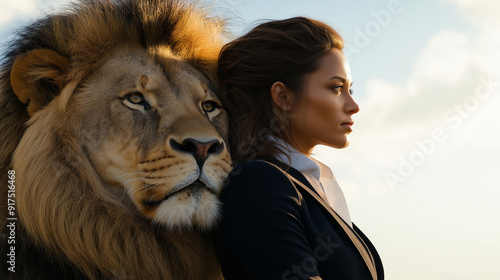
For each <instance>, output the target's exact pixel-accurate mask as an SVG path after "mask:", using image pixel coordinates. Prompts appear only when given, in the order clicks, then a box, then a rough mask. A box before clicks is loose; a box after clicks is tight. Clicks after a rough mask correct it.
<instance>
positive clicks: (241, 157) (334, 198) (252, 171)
mask: <svg viewBox="0 0 500 280" xmlns="http://www.w3.org/2000/svg"><path fill="white" fill-rule="evenodd" d="M342 48H343V40H342V38H341V37H340V36H339V35H338V34H337V32H335V31H334V30H333V29H332V28H331V27H329V26H327V25H326V24H324V23H321V22H318V21H315V20H311V19H308V18H303V17H298V18H291V19H287V20H280V21H272V22H267V23H263V24H261V25H259V26H257V27H255V28H254V29H252V30H251V31H250V32H249V33H248V34H246V35H244V36H243V37H241V38H238V39H236V40H234V41H233V42H230V43H228V44H227V45H226V46H224V48H223V50H222V52H221V54H220V56H219V61H218V63H219V66H218V78H219V81H220V92H221V99H222V102H223V103H224V105H225V107H226V109H227V112H228V114H229V118H230V139H229V145H230V148H231V151H232V156H233V159H234V161H235V163H239V164H238V165H236V167H235V168H234V170H233V171H232V172H231V174H230V175H229V177H228V179H227V184H226V187H225V189H224V191H223V193H222V200H223V202H224V218H223V222H222V224H221V227H220V232H219V234H218V236H217V242H216V251H217V255H218V257H219V259H220V261H221V265H222V271H223V273H224V277H225V279H226V280H233V279H237V280H244V279H341V280H351V279H352V280H354V279H356V280H358V279H359V280H361V279H362V280H365V279H377V280H381V279H383V278H384V276H383V275H384V274H383V268H382V263H381V261H380V258H379V256H378V254H377V252H376V250H375V248H374V247H373V245H372V244H371V243H370V241H369V240H368V238H366V236H365V235H364V234H363V233H362V232H361V231H360V230H359V229H358V228H357V227H356V226H355V225H354V224H353V223H352V222H351V220H350V217H349V211H348V209H347V205H346V203H345V199H344V196H343V194H342V191H341V189H340V188H339V186H338V185H337V183H336V180H335V177H334V176H333V174H332V172H331V170H330V169H329V168H328V167H327V166H325V165H324V164H322V163H321V162H319V161H317V160H315V159H313V158H311V152H312V150H313V148H314V147H315V146H316V145H318V144H322V145H327V146H330V147H334V148H344V147H346V146H347V145H348V134H349V133H350V132H351V131H352V125H353V121H352V115H353V114H355V113H357V112H358V111H359V107H358V105H357V104H356V102H354V100H353V99H352V95H351V86H352V78H351V73H350V70H349V65H348V63H347V61H346V59H345V57H344V55H343V53H342Z"/></svg>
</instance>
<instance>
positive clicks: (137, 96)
mask: <svg viewBox="0 0 500 280" xmlns="http://www.w3.org/2000/svg"><path fill="white" fill-rule="evenodd" d="M123 99H125V100H127V101H128V102H130V103H132V104H136V105H142V106H143V107H144V109H145V110H149V109H151V105H149V103H148V101H146V98H145V97H144V95H142V93H140V92H131V93H129V94H127V95H125V96H124V97H123Z"/></svg>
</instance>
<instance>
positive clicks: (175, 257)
mask: <svg viewBox="0 0 500 280" xmlns="http://www.w3.org/2000/svg"><path fill="white" fill-rule="evenodd" d="M221 33H222V23H221V22H220V20H217V19H213V18H209V17H208V16H207V13H206V12H205V11H203V9H200V8H199V7H197V6H196V5H193V4H183V3H180V2H178V1H173V0H165V1H161V0H114V1H105V0H102V1H96V0H86V1H81V2H80V3H78V4H75V5H74V6H73V9H72V10H70V11H68V12H66V13H62V14H57V15H49V16H47V17H46V18H44V19H42V20H39V21H37V22H35V23H34V24H32V25H30V26H29V27H27V28H26V29H25V30H24V31H23V32H21V33H20V34H19V38H18V39H17V40H15V41H14V43H13V44H12V46H11V47H10V51H9V53H8V54H7V56H6V57H5V59H4V61H3V66H2V69H1V71H2V72H1V76H0V131H1V136H0V164H1V165H0V172H1V173H0V174H1V175H0V178H1V181H2V186H1V188H0V191H1V195H0V197H1V198H2V199H1V201H0V219H1V222H0V226H1V227H2V234H4V236H5V234H6V222H7V220H6V214H7V205H6V202H7V199H6V197H7V187H6V186H7V185H6V182H7V171H8V170H11V169H14V170H15V171H16V203H17V204H16V207H17V209H16V210H18V212H17V215H18V217H19V221H18V222H17V235H16V240H17V242H16V245H15V246H16V252H17V265H16V272H15V273H10V272H7V271H6V261H5V259H4V258H5V255H6V252H7V248H8V246H7V244H6V243H5V242H3V240H2V248H1V249H2V251H1V252H2V256H3V257H2V258H1V259H0V260H1V262H2V264H1V268H2V275H4V274H7V273H8V276H9V277H10V278H12V279H69V278H74V279H81V278H90V279H175V280H177V279H182V280H187V279H193V280H195V279H196V280H199V279H218V278H219V277H220V272H219V267H218V263H217V260H216V257H215V254H214V251H213V248H212V242H211V234H210V233H209V232H203V231H197V230H195V229H192V228H190V227H189V226H188V227H185V228H181V229H178V230H175V228H174V227H165V226H162V225H161V222H160V224H159V223H158V221H156V223H153V222H151V219H146V218H144V213H146V212H147V211H148V209H138V208H137V207H135V206H134V205H137V203H141V201H143V200H144V199H145V198H144V196H146V195H153V196H155V195H156V196H158V195H160V196H162V195H163V194H164V193H163V192H162V193H161V194H157V193H155V194H149V193H140V194H136V193H134V192H135V191H136V190H135V189H134V188H135V187H137V186H136V185H134V184H135V183H134V181H133V180H132V179H130V178H129V179H130V180H131V182H130V186H131V187H130V188H131V189H125V190H122V189H120V187H118V186H121V185H120V184H121V182H118V183H116V184H114V183H113V180H112V179H113V178H115V177H112V176H110V177H109V178H108V177H106V176H107V175H109V172H111V171H109V170H108V169H106V168H108V166H113V164H115V165H116V166H119V164H120V163H121V162H122V158H120V157H119V158H118V159H119V160H116V162H114V161H113V159H112V158H110V159H109V161H108V162H99V157H98V156H96V153H97V152H96V151H95V150H94V149H95V147H99V149H101V150H99V154H106V152H105V151H108V150H111V152H109V153H112V151H114V150H113V149H115V150H116V151H117V152H119V153H128V154H134V156H127V157H126V160H124V161H131V162H132V161H134V162H135V161H140V162H141V164H143V165H145V164H150V165H151V164H153V163H152V162H157V161H161V160H164V158H166V157H167V156H162V155H164V154H165V153H170V152H172V153H174V151H173V149H171V148H165V149H166V150H163V148H162V149H159V148H158V147H164V144H162V143H160V142H159V140H158V137H156V138H155V137H153V136H155V135H160V133H158V134H155V133H157V132H156V131H153V128H151V131H153V132H152V135H153V136H151V137H146V138H144V137H145V136H144V137H143V136H141V137H143V138H140V137H139V136H135V135H133V133H131V132H130V133H129V132H127V131H126V130H127V129H126V128H125V129H123V128H122V127H121V126H119V127H116V124H115V123H116V121H122V120H125V121H126V122H129V123H133V122H135V121H136V120H137V116H142V115H141V114H143V113H144V108H140V109H141V110H142V113H141V110H135V109H137V108H136V107H134V106H135V105H134V104H132V105H130V104H128V103H127V104H128V105H127V106H129V107H130V108H126V107H124V106H123V104H125V103H126V102H125V101H124V100H122V101H120V100H118V99H117V98H115V97H112V98H111V97H110V98H109V100H110V101H109V102H114V103H112V104H114V105H112V106H111V108H113V109H112V112H111V113H113V112H115V111H116V110H122V111H123V110H128V111H127V112H133V113H130V114H135V115H134V116H136V118H135V119H132V118H128V119H127V118H125V117H123V118H122V119H118V120H116V119H107V116H106V115H102V113H103V112H105V111H102V110H101V111H97V112H92V111H89V110H91V108H92V106H93V105H92V104H96V102H97V101H96V100H87V99H85V96H87V94H88V95H90V94H92V93H93V92H92V89H93V88H94V87H97V86H96V85H95V84H98V83H99V81H100V80H99V79H100V75H104V76H105V77H108V76H106V75H109V74H106V73H111V72H112V69H115V68H113V63H114V62H113V61H115V62H116V61H120V59H123V58H124V59H129V60H130V61H128V60H127V61H128V62H126V63H124V64H119V65H125V66H127V67H130V68H131V69H145V70H144V71H147V72H148V73H152V74H150V76H144V75H142V76H140V79H139V80H138V81H140V82H137V86H138V87H139V88H140V87H141V86H142V87H143V88H144V91H147V90H149V87H152V86H151V84H152V83H157V84H162V85H166V82H165V78H164V77H163V73H171V74H172V75H171V76H169V77H173V79H174V81H175V83H174V84H176V85H178V88H181V89H186V90H188V91H189V92H197V94H198V95H199V96H201V97H199V98H206V96H209V93H208V92H209V91H210V90H209V89H207V86H208V88H212V89H213V86H212V85H211V84H213V82H214V81H213V80H212V79H213V77H214V69H215V63H216V59H217V55H218V53H219V51H220V48H221V46H222V42H221ZM144 61H146V62H144ZM127 63H128V64H127ZM151 65H156V66H151ZM141 67H143V68H141ZM193 69H196V70H193ZM125 70H127V69H125ZM125 70H124V69H121V71H125ZM197 71H198V72H197ZM131 72H133V71H131ZM160 73H162V74H161V75H160ZM148 75H149V74H148ZM133 78H135V76H133ZM184 78H186V79H188V81H187V82H182V81H180V82H179V79H184ZM186 83H188V84H186ZM200 84H201V86H200ZM133 85H134V84H133ZM108 86H109V88H110V89H112V88H113V87H112V86H111V85H108ZM169 94H173V93H169ZM193 94H194V93H193ZM144 95H145V96H146V97H147V98H148V100H153V101H154V102H153V101H151V104H152V106H157V107H156V109H157V112H158V114H159V117H158V118H159V119H161V117H162V114H163V113H161V112H162V111H161V110H160V109H159V108H160V107H161V106H167V105H165V104H166V103H168V102H167V101H168V99H166V97H164V96H163V95H161V96H160V95H158V94H156V95H155V94H153V93H146V92H145V93H144ZM212 95H213V93H212ZM212 95H210V96H211V98H215V97H213V96H212ZM186 98H187V97H186ZM189 98H191V99H192V97H189ZM186 100H188V99H182V100H181V101H179V102H181V103H178V104H177V105H176V106H177V107H179V106H180V105H179V104H184V103H182V102H188V101H186ZM105 101H106V100H105V99H103V102H105ZM86 102H87V103H88V104H87V103H86ZM91 102H94V103H91ZM121 102H125V103H123V104H122V103H121ZM110 104H111V103H110ZM91 105H92V106H91ZM86 106H87V107H86ZM172 106H174V105H172ZM186 106H187V105H186ZM193 106H194V105H192V107H189V108H191V109H188V110H191V111H193V110H197V109H196V107H195V106H194V107H193ZM186 108H187V107H186ZM122 111H120V112H122ZM170 111H171V110H170ZM170 111H169V112H170ZM123 112H125V111H123ZM111 113H110V114H111ZM96 114H97V115H96ZM99 114H100V115H99ZM169 114H171V113H169ZM176 114H177V113H176ZM178 114H184V112H183V111H178ZM224 114H225V113H224V112H223V111H220V112H219V113H218V115H214V116H213V117H212V116H210V120H211V122H212V123H210V122H209V121H208V120H207V118H206V117H203V118H198V119H196V122H197V124H196V125H194V126H193V125H191V126H190V127H192V131H187V132H186V131H182V133H180V134H179V133H178V134H176V135H177V136H178V137H181V136H182V137H184V136H185V135H186V133H188V134H189V133H191V134H195V135H198V134H200V133H201V132H200V131H202V130H203V129H205V130H203V131H205V132H203V133H205V134H203V133H202V134H203V135H202V134H200V135H201V136H200V137H202V136H203V137H205V136H206V135H215V136H213V137H216V138H217V139H220V140H221V141H222V140H224V141H225V140H226V139H225V138H226V137H227V129H226V128H225V126H226V125H227V121H226V120H225V119H224V117H225V115H224ZM207 115H208V113H207ZM183 118H184V119H186V120H188V119H189V120H191V119H193V115H190V116H185V117H183ZM180 120H182V118H180V117H179V118H178V121H180ZM148 123H150V122H148ZM167 123H168V122H167ZM92 125H94V126H92ZM137 125H141V127H145V129H146V128H148V125H147V124H137ZM175 125H178V123H168V124H166V126H168V129H169V131H176V129H177V128H176V126H175ZM100 126H101V127H100ZM188 126H189V124H188ZM102 127H107V129H106V130H108V129H109V130H110V131H105V130H102ZM214 127H215V128H214ZM123 131H124V132H123ZM113 133H115V134H117V135H119V136H120V137H121V138H127V137H128V138H127V139H135V140H134V141H132V140H131V142H126V139H125V140H120V139H118V140H117V136H113ZM120 133H121V134H120ZM197 133H198V134H197ZM181 134H182V135H181ZM131 135H132V136H131ZM161 135H163V134H161ZM179 135H180V136H179ZM204 135H205V136H204ZM219 136H220V137H219ZM106 137H108V138H106ZM113 137H114V138H113ZM133 137H136V138H133ZM138 137H139V138H138ZM165 137H170V136H169V135H167V136H165ZM87 138H89V139H90V140H88V139H87ZM109 139H112V140H109ZM137 139H139V140H137ZM165 139H170V138H165ZM165 139H160V140H161V141H164V140H165ZM174 140H175V139H174ZM106 141H108V142H109V143H115V142H116V141H118V142H119V141H122V142H119V143H121V144H120V145H119V146H114V147H113V149H107V146H105V145H106V143H108V142H106ZM113 141H115V142H113ZM165 141H166V140H165ZM111 146H113V145H111ZM167 146H168V145H167ZM127 149H132V150H133V152H130V151H128V150H127ZM134 149H135V150H134ZM137 155H140V156H137ZM104 156H105V155H103V157H104ZM106 156H107V155H106ZM112 156H114V155H113V154H111V155H110V157H112ZM139 157H140V158H139ZM171 157H173V158H176V160H177V161H175V162H172V163H171V165H175V164H176V163H177V164H180V163H178V162H184V163H183V164H185V165H188V164H189V165H190V166H191V165H193V164H194V165H196V163H193V162H194V159H192V158H188V157H187V156H184V155H182V156H181V155H177V154H176V156H175V157H174V156H171ZM205 164H206V165H209V167H210V168H211V169H209V171H210V172H209V173H207V174H205V175H203V176H205V177H204V178H205V180H206V181H209V182H212V183H213V184H214V185H216V186H217V187H216V188H215V187H214V188H215V191H214V192H215V193H217V192H219V191H220V190H219V189H218V188H219V187H221V186H220V185H221V184H222V181H223V179H224V175H227V172H229V170H230V159H229V158H228V153H227V151H225V150H224V152H221V153H220V156H218V157H215V156H213V159H210V160H208V159H207V163H205ZM169 166H170V165H169ZM209 167H207V168H209ZM110 170H111V169H110ZM108 171H109V172H108ZM162 172H163V171H162ZM165 172H167V171H165ZM176 172H177V173H179V171H176ZM200 172H201V171H200ZM103 173H105V174H103ZM117 174H118V173H117ZM120 174H121V173H119V175H120ZM180 174H182V172H181V173H180ZM200 174H201V173H200ZM160 175H162V174H160ZM163 175H165V174H163ZM167 175H168V174H167ZM120 176H121V175H120ZM110 178H111V179H110ZM116 178H118V179H116V180H118V181H119V180H120V179H119V178H121V177H119V176H118V177H116ZM142 178H145V177H142ZM127 184H128V183H127ZM105 185H106V186H105ZM165 191H166V189H165ZM123 192H129V193H131V194H132V195H131V198H127V197H126V196H124V195H123ZM214 195H215V194H210V193H209V192H206V193H205V192H202V193H201V194H200V195H199V197H201V198H199V197H198V199H199V200H200V199H201V201H202V203H201V204H210V205H203V207H209V208H207V209H212V208H210V207H216V206H217V205H216V203H217V202H213V200H214V198H213V197H215V196H214ZM178 197H179V199H178V201H180V200H181V196H180V195H179V196H178ZM189 197H190V193H188V194H187V195H185V196H183V197H182V199H185V200H186V201H187V199H190V198H189ZM136 198H137V199H136ZM205 198H206V199H205ZM203 199H205V200H203ZM196 201H198V200H196ZM179 205H181V204H180V202H179ZM165 207H166V206H165ZM165 207H163V212H165V209H168V208H165ZM200 207H201V206H200ZM146 208H147V207H146ZM217 209H218V208H217ZM217 209H216V208H213V211H216V210H217ZM152 217H156V216H152ZM150 218H151V217H150ZM174 218H175V217H174ZM164 219H165V223H166V224H167V225H168V223H169V220H168V219H167V218H164ZM178 219H181V218H178ZM182 219H184V220H185V217H182ZM193 219H195V220H193V221H194V222H193V223H195V222H196V221H198V220H199V219H205V218H204V217H203V218H200V217H197V218H196V217H195V218H193ZM196 219H198V220H196ZM207 219H209V220H208V221H209V222H206V223H212V220H211V219H212V218H211V217H209V218H207ZM184 220H182V221H184ZM6 246H7V247H6Z"/></svg>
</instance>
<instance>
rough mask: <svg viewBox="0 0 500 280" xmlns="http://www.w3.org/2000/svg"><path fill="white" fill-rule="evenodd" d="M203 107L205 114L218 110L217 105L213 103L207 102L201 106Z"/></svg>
mask: <svg viewBox="0 0 500 280" xmlns="http://www.w3.org/2000/svg"><path fill="white" fill-rule="evenodd" d="M201 107H202V108H203V110H204V111H205V112H207V113H210V112H212V111H214V110H215V109H216V108H217V104H216V103H215V102H213V101H205V102H203V104H201Z"/></svg>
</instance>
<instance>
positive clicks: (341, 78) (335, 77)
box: [330, 76, 353, 87]
mask: <svg viewBox="0 0 500 280" xmlns="http://www.w3.org/2000/svg"><path fill="white" fill-rule="evenodd" d="M333 79H338V80H340V81H341V82H343V83H347V79H346V78H344V77H342V76H333V77H331V78H330V80H333ZM352 84H353V82H351V84H350V85H349V86H351V87H352Z"/></svg>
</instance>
